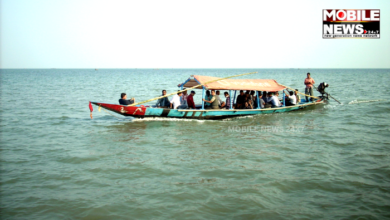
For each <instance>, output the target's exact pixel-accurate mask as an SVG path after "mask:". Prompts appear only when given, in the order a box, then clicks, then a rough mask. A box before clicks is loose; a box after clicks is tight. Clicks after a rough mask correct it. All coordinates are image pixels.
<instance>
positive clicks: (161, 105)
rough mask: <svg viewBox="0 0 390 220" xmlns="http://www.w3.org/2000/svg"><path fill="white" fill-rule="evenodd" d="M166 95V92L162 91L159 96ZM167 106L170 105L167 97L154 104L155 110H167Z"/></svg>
mask: <svg viewBox="0 0 390 220" xmlns="http://www.w3.org/2000/svg"><path fill="white" fill-rule="evenodd" d="M166 94H167V91H166V90H163V91H162V95H161V96H164V95H166ZM169 106H170V103H169V99H168V97H164V98H161V99H158V100H157V103H156V107H157V108H169Z"/></svg>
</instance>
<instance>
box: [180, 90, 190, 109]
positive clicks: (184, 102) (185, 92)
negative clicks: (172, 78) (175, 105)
mask: <svg viewBox="0 0 390 220" xmlns="http://www.w3.org/2000/svg"><path fill="white" fill-rule="evenodd" d="M187 99H188V95H187V90H186V91H183V95H182V96H181V97H180V103H181V104H182V105H187Z"/></svg>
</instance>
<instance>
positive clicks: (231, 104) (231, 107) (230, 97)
mask: <svg viewBox="0 0 390 220" xmlns="http://www.w3.org/2000/svg"><path fill="white" fill-rule="evenodd" d="M229 99H230V102H229V104H230V106H229V109H230V110H232V109H233V103H232V102H233V100H232V90H229Z"/></svg>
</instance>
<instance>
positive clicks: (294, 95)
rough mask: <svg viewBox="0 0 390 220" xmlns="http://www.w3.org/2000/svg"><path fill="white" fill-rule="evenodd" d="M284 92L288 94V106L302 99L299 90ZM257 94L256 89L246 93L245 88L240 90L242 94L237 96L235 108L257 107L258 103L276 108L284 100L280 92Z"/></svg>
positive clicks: (262, 106)
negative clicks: (280, 97)
mask: <svg viewBox="0 0 390 220" xmlns="http://www.w3.org/2000/svg"><path fill="white" fill-rule="evenodd" d="M287 91H288V89H287ZM283 92H284V94H285V95H286V97H285V100H286V106H292V105H296V104H297V100H300V97H299V95H298V90H296V91H295V92H293V91H288V93H286V92H285V91H284V90H283ZM257 94H258V97H257V96H256V92H255V91H249V90H248V91H246V92H245V93H244V91H243V90H240V94H239V95H238V96H237V100H236V105H235V109H256V108H257V107H258V104H260V108H270V107H273V108H276V107H281V106H282V100H280V99H279V92H266V91H264V92H261V91H259V92H258V93H257ZM258 99H259V100H258ZM298 103H299V101H298Z"/></svg>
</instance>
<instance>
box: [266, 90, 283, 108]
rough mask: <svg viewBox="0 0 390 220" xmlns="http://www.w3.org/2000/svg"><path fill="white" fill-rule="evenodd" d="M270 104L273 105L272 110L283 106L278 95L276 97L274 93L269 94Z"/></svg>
mask: <svg viewBox="0 0 390 220" xmlns="http://www.w3.org/2000/svg"><path fill="white" fill-rule="evenodd" d="M268 103H270V104H271V105H272V108H277V107H280V106H281V104H280V101H279V99H278V97H277V96H276V95H274V93H272V92H271V93H269V95H268Z"/></svg>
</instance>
